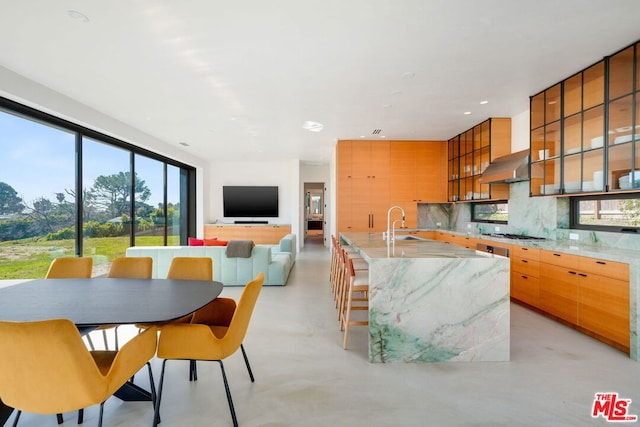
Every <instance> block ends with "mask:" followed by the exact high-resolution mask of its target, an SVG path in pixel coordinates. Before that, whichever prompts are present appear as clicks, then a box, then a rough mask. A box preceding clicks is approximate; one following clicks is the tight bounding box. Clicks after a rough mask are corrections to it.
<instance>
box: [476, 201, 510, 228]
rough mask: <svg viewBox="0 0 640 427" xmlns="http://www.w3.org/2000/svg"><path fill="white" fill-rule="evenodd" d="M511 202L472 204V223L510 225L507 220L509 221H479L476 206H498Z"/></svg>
mask: <svg viewBox="0 0 640 427" xmlns="http://www.w3.org/2000/svg"><path fill="white" fill-rule="evenodd" d="M508 203H509V201H508V200H490V201H484V202H473V203H471V222H483V223H486V224H508V223H509V220H508V219H507V221H497V220H489V219H479V218H476V209H475V208H476V206H478V205H497V204H508Z"/></svg>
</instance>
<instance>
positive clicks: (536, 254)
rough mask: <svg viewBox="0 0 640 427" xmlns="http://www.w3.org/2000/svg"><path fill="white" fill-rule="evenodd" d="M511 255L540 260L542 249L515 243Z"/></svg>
mask: <svg viewBox="0 0 640 427" xmlns="http://www.w3.org/2000/svg"><path fill="white" fill-rule="evenodd" d="M511 256H512V257H520V258H526V259H530V260H535V261H540V249H538V248H529V247H526V246H518V245H513V246H512V247H511Z"/></svg>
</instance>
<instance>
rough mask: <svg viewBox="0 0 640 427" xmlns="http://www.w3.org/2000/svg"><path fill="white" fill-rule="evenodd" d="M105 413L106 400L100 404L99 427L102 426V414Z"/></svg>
mask: <svg viewBox="0 0 640 427" xmlns="http://www.w3.org/2000/svg"><path fill="white" fill-rule="evenodd" d="M103 413H104V402H102V403H101V404H100V416H99V418H98V427H102V414H103Z"/></svg>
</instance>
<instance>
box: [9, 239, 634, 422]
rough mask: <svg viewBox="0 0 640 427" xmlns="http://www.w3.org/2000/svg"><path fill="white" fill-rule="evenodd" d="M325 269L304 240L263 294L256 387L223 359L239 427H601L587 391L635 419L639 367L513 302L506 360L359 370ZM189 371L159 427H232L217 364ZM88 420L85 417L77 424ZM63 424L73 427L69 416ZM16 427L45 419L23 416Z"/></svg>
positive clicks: (357, 331) (175, 383) (359, 351)
mask: <svg viewBox="0 0 640 427" xmlns="http://www.w3.org/2000/svg"><path fill="white" fill-rule="evenodd" d="M328 269H329V252H328V250H327V249H325V248H324V247H322V246H321V245H320V244H318V243H315V242H312V241H309V242H307V243H306V244H305V247H304V249H303V250H302V251H301V253H300V254H299V256H298V260H297V262H296V265H295V267H294V269H293V271H292V274H291V277H290V279H289V282H288V285H287V286H286V287H265V288H263V291H262V293H261V295H260V298H259V300H258V304H257V306H256V309H255V312H254V315H253V319H252V323H251V326H250V328H249V332H248V335H247V337H246V339H245V341H244V342H245V347H246V349H247V353H248V355H249V359H250V361H251V363H252V367H253V371H254V374H255V377H256V382H255V383H253V384H252V383H251V382H250V381H249V377H248V375H247V371H246V369H245V366H244V363H243V360H242V355H241V354H240V353H238V354H235V355H233V356H232V357H230V358H229V359H228V360H227V361H225V367H226V369H227V374H228V377H229V382H230V387H231V391H232V394H233V398H234V402H235V406H236V411H237V414H238V421H239V424H240V425H241V426H246V427H249V426H318V427H327V426H336V427H337V426H492V427H493V426H584V425H594V426H602V425H606V424H608V423H607V421H605V420H604V419H603V418H602V417H599V418H596V419H594V418H592V417H591V412H592V405H593V400H594V395H595V393H598V392H616V393H618V394H619V397H620V398H625V399H632V403H631V406H630V408H629V413H630V414H635V415H640V363H638V362H634V361H631V360H630V359H629V358H628V357H627V356H626V355H625V354H623V353H620V352H619V351H617V350H615V349H613V348H610V347H607V346H605V345H604V344H601V343H599V342H597V341H595V340H593V339H591V338H589V337H586V336H584V335H581V334H579V333H577V332H575V331H573V330H571V329H569V328H566V327H564V326H561V325H559V324H557V323H554V322H553V321H551V320H548V319H546V318H544V317H541V316H539V315H538V314H535V313H533V312H531V311H528V310H526V309H524V308H522V307H520V306H518V305H514V304H512V312H511V323H512V326H511V361H510V362H496V363H491V362H482V363H434V364H393V365H380V364H370V363H369V362H368V361H367V348H366V345H367V332H366V328H365V327H353V329H352V333H351V339H350V345H349V350H346V351H345V350H343V349H342V333H341V332H340V331H339V330H338V326H337V323H336V311H335V309H334V307H333V301H332V298H331V294H330V290H329V285H328ZM240 292H241V288H225V290H224V291H223V295H225V296H231V297H237V296H238V295H239V294H240ZM125 332H127V331H125ZM129 332H131V331H129ZM98 341H99V340H98V339H94V342H98ZM153 367H154V374H155V375H156V381H157V380H158V377H159V374H160V363H158V361H157V360H154V361H153ZM198 370H199V380H198V381H197V382H189V381H188V373H187V363H186V362H177V361H174V362H168V365H167V371H168V372H167V376H166V378H165V394H164V397H163V401H162V423H161V426H164V427H172V426H180V427H183V426H231V425H232V423H231V417H230V414H229V408H228V406H227V401H226V398H225V394H224V387H223V384H222V378H221V375H220V369H219V367H218V365H217V364H216V363H203V362H200V363H199V364H198ZM137 381H139V382H140V385H142V386H145V384H147V383H146V382H145V375H143V374H139V375H138V376H137ZM152 413H153V409H152V407H151V404H150V403H148V402H147V403H145V402H122V401H120V400H118V399H116V398H111V399H109V400H108V401H107V402H106V404H105V419H104V425H105V426H147V425H150V424H151V420H152ZM97 414H98V407H97V406H96V407H92V408H88V409H87V410H86V414H85V425H89V426H91V425H97ZM65 419H66V420H67V421H66V423H65V424H66V425H75V415H74V414H65ZM19 425H20V426H25V427H27V426H38V427H40V426H45V425H50V426H55V425H56V420H55V417H54V416H42V415H34V414H23V416H22V417H21V421H20V424H19Z"/></svg>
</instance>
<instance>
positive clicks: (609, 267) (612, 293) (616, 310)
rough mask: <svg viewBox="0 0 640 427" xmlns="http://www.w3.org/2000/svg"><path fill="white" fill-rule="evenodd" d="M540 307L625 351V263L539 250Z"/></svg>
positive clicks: (626, 271) (627, 319) (627, 304)
mask: <svg viewBox="0 0 640 427" xmlns="http://www.w3.org/2000/svg"><path fill="white" fill-rule="evenodd" d="M539 288H540V303H539V305H537V307H538V308H540V309H541V310H543V311H545V312H547V313H549V314H551V315H553V316H556V317H557V318H560V319H562V320H565V321H567V322H569V323H571V324H572V325H576V326H578V329H579V330H582V331H584V332H585V333H588V334H589V335H593V336H594V337H596V338H599V339H601V340H602V341H604V342H607V343H609V344H612V345H614V346H615V347H617V348H620V349H622V350H624V351H627V352H628V351H629V347H630V343H629V330H630V325H629V312H630V307H629V265H628V264H624V263H619V262H614V261H607V260H601V259H596V258H590V257H581V256H577V255H572V254H563V253H557V252H552V251H541V252H540V282H539Z"/></svg>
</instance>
